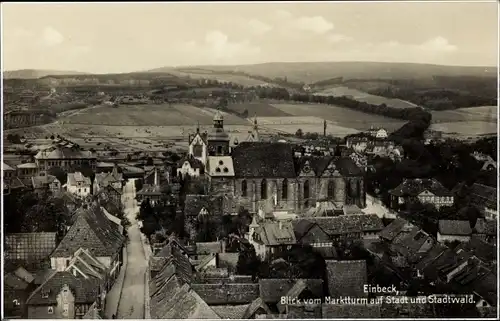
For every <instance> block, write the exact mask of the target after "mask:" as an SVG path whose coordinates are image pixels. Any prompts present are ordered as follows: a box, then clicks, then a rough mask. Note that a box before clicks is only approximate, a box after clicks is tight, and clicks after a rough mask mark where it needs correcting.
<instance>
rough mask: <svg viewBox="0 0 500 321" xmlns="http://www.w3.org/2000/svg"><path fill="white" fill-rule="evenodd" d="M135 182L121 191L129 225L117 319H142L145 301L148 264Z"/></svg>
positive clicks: (129, 183)
mask: <svg viewBox="0 0 500 321" xmlns="http://www.w3.org/2000/svg"><path fill="white" fill-rule="evenodd" d="M134 183H135V181H134V180H129V181H128V182H127V184H126V185H125V187H124V189H123V200H124V205H125V215H126V216H127V218H128V219H129V221H130V223H131V225H130V227H129V228H128V230H127V231H128V243H127V267H126V270H125V279H124V282H123V289H122V294H121V299H120V302H119V303H118V311H117V318H118V319H143V318H144V299H145V297H144V296H145V293H146V292H145V286H147V285H146V284H145V278H144V276H145V273H146V269H147V265H148V262H147V260H146V257H145V254H144V248H143V244H142V241H141V232H140V230H139V226H138V225H137V220H136V215H137V214H138V211H139V207H138V206H137V201H136V200H135V184H134Z"/></svg>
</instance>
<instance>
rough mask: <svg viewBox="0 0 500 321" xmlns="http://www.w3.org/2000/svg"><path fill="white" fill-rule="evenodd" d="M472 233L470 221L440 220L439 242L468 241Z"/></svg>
mask: <svg viewBox="0 0 500 321" xmlns="http://www.w3.org/2000/svg"><path fill="white" fill-rule="evenodd" d="M471 234H472V229H471V227H470V223H469V221H460V220H439V223H438V232H437V240H438V242H445V241H447V242H453V241H459V242H468V241H469V240H470V237H471Z"/></svg>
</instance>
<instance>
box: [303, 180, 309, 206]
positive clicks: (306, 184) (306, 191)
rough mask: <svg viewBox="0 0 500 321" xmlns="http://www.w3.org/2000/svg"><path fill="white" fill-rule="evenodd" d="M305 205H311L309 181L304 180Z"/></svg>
mask: <svg viewBox="0 0 500 321" xmlns="http://www.w3.org/2000/svg"><path fill="white" fill-rule="evenodd" d="M304 206H305V207H307V206H309V181H305V182H304Z"/></svg>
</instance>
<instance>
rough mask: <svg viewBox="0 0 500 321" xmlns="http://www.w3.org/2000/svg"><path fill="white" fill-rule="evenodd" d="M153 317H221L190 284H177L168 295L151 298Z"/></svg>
mask: <svg viewBox="0 0 500 321" xmlns="http://www.w3.org/2000/svg"><path fill="white" fill-rule="evenodd" d="M151 318H153V319H220V317H219V315H218V314H217V313H215V311H214V310H212V309H211V308H210V307H209V306H208V304H207V303H206V302H205V301H203V299H202V298H201V297H200V296H199V295H198V294H197V293H196V292H195V291H193V290H192V289H191V288H190V286H189V285H188V284H184V285H183V286H182V287H181V286H177V287H175V288H173V289H172V291H170V292H169V293H168V295H165V296H162V297H161V298H160V297H153V298H151Z"/></svg>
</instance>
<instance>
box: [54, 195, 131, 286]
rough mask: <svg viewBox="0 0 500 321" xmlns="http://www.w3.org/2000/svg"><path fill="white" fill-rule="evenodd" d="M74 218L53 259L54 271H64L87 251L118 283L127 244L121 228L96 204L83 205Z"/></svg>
mask: <svg viewBox="0 0 500 321" xmlns="http://www.w3.org/2000/svg"><path fill="white" fill-rule="evenodd" d="M75 216H76V219H75V222H74V223H73V225H72V226H71V227H70V229H69V230H68V232H67V233H66V235H65V236H64V238H63V239H62V240H61V242H60V243H59V245H58V247H57V248H56V249H55V250H54V252H53V253H52V254H51V255H50V261H51V267H52V269H54V270H57V271H64V270H65V269H66V268H67V267H68V265H69V264H70V262H71V259H72V258H73V256H74V253H76V252H77V251H78V250H79V249H84V250H88V251H89V253H90V254H91V255H92V256H93V257H95V258H97V259H98V260H99V261H100V262H101V263H102V264H103V265H104V266H105V267H106V269H108V271H109V272H108V273H109V275H110V277H111V278H112V279H113V280H114V279H116V277H117V276H118V273H119V271H120V267H121V264H122V260H123V259H122V258H123V246H124V243H125V237H124V236H123V235H122V234H121V233H120V229H119V225H118V224H116V223H114V222H112V221H110V220H109V219H108V218H107V217H106V215H105V214H104V212H103V211H102V209H101V208H100V207H99V206H97V204H91V205H88V206H87V205H84V207H82V208H80V209H79V210H78V211H77V212H76V213H75Z"/></svg>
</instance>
